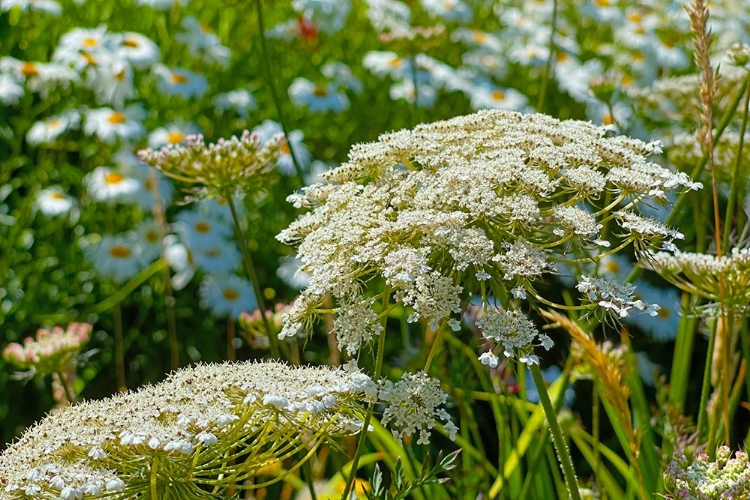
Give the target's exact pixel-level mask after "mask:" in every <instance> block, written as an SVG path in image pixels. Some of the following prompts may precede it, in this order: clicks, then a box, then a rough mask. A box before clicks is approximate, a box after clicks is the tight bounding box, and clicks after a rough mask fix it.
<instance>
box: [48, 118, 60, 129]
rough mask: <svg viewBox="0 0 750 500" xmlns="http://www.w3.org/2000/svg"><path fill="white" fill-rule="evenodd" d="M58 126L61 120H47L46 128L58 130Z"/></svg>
mask: <svg viewBox="0 0 750 500" xmlns="http://www.w3.org/2000/svg"><path fill="white" fill-rule="evenodd" d="M60 125H62V120H60V119H59V118H50V119H49V120H47V127H48V128H59V127H60Z"/></svg>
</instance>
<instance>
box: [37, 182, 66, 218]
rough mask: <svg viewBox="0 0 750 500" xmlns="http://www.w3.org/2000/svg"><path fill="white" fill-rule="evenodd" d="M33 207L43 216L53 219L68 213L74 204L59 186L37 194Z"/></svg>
mask: <svg viewBox="0 0 750 500" xmlns="http://www.w3.org/2000/svg"><path fill="white" fill-rule="evenodd" d="M34 205H35V206H36V208H37V209H38V210H39V211H40V212H42V213H43V214H44V215H46V216H48V217H55V216H57V215H65V214H67V213H70V211H71V210H72V209H73V208H74V207H75V206H76V202H75V199H73V197H72V196H70V195H68V194H67V193H65V191H63V190H62V188H61V187H60V186H50V187H48V188H46V189H42V190H41V191H39V193H37V195H36V200H35V202H34Z"/></svg>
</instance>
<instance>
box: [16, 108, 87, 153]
mask: <svg viewBox="0 0 750 500" xmlns="http://www.w3.org/2000/svg"><path fill="white" fill-rule="evenodd" d="M80 123H81V115H80V113H79V112H78V111H76V110H74V109H73V110H69V111H66V112H65V113H62V114H59V115H55V116H50V117H49V118H47V119H46V120H41V121H38V122H36V123H35V124H34V125H32V126H31V128H30V129H29V131H28V132H27V133H26V142H27V143H29V144H30V145H32V146H38V145H40V144H52V143H53V142H55V141H56V140H57V138H58V137H60V136H61V135H62V134H64V133H65V132H67V131H68V130H71V129H76V128H78V127H79V126H80Z"/></svg>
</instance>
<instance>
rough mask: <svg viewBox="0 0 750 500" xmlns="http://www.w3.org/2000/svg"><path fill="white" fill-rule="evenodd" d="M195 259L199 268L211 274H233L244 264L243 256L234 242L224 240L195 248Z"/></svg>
mask: <svg viewBox="0 0 750 500" xmlns="http://www.w3.org/2000/svg"><path fill="white" fill-rule="evenodd" d="M193 259H194V260H195V265H196V266H197V267H198V268H200V269H203V271H205V272H206V273H209V274H228V273H232V272H234V271H235V270H236V269H237V268H239V267H240V264H241V263H242V256H241V255H240V251H239V250H237V247H236V246H235V245H234V244H233V243H232V242H229V241H224V240H219V241H216V242H215V243H214V244H213V245H203V246H201V247H199V248H195V249H194V252H193Z"/></svg>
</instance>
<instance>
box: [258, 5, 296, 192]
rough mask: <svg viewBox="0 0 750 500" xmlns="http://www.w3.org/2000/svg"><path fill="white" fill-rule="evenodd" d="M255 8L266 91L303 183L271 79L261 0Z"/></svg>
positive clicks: (271, 73)
mask: <svg viewBox="0 0 750 500" xmlns="http://www.w3.org/2000/svg"><path fill="white" fill-rule="evenodd" d="M255 10H256V12H257V15H258V32H259V34H260V50H261V53H262V57H261V59H263V70H264V73H265V77H266V84H267V85H268V91H269V92H270V93H271V99H272V100H273V106H274V108H276V115H277V116H278V118H279V124H280V125H281V131H282V132H283V133H284V137H286V138H287V146H288V147H289V155H290V156H291V157H292V163H293V164H294V170H295V171H296V173H297V179H298V180H299V182H300V185H303V186H304V184H305V178H304V173H303V172H302V166H301V165H300V163H299V160H298V159H297V154H296V153H295V151H294V145H293V144H292V142H291V141H290V140H289V134H288V133H287V132H288V131H289V129H288V127H287V121H286V118H285V116H284V110H283V108H282V106H281V100H280V99H279V96H278V95H277V94H276V84H275V82H274V79H273V71H272V70H271V57H270V54H269V51H268V40H266V27H265V23H264V21H263V0H255Z"/></svg>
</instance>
